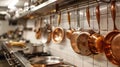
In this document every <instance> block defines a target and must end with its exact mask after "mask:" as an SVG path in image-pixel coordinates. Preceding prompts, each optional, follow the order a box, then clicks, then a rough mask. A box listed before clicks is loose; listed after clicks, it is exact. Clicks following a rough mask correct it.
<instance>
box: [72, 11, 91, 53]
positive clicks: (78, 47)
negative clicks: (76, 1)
mask: <svg viewBox="0 0 120 67" xmlns="http://www.w3.org/2000/svg"><path fill="white" fill-rule="evenodd" d="M86 13H88V12H87V11H86ZM89 38H90V34H89V33H88V32H83V31H81V32H80V31H76V32H73V34H72V36H71V39H70V40H71V46H72V48H73V50H74V51H75V52H76V53H79V54H81V55H90V54H91V51H90V50H89V45H88V40H89Z"/></svg>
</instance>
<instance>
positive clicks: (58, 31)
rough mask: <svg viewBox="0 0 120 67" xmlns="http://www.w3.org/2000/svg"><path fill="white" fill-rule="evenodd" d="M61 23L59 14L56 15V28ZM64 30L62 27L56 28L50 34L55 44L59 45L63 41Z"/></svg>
mask: <svg viewBox="0 0 120 67" xmlns="http://www.w3.org/2000/svg"><path fill="white" fill-rule="evenodd" d="M60 22H61V13H60V14H59V15H58V26H59V25H60ZM64 35H65V32H64V29H63V28H62V27H56V28H55V29H54V30H53V32H52V38H53V41H54V42H55V43H60V42H62V41H63V39H64Z"/></svg>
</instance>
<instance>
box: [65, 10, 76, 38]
mask: <svg viewBox="0 0 120 67" xmlns="http://www.w3.org/2000/svg"><path fill="white" fill-rule="evenodd" d="M67 15H68V24H69V29H68V30H67V32H66V36H67V38H68V39H70V38H71V35H72V33H73V32H74V31H75V29H72V28H71V20H70V12H67Z"/></svg>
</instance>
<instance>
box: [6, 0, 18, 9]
mask: <svg viewBox="0 0 120 67" xmlns="http://www.w3.org/2000/svg"><path fill="white" fill-rule="evenodd" d="M18 1H19V0H9V2H10V3H9V5H8V8H9V9H16V7H15V5H16V4H17V2H18Z"/></svg>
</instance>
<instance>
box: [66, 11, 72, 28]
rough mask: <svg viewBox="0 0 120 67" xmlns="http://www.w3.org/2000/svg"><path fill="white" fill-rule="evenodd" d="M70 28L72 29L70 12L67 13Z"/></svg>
mask: <svg viewBox="0 0 120 67" xmlns="http://www.w3.org/2000/svg"><path fill="white" fill-rule="evenodd" d="M67 17H68V24H69V28H71V20H70V12H69V11H68V12H67Z"/></svg>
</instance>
